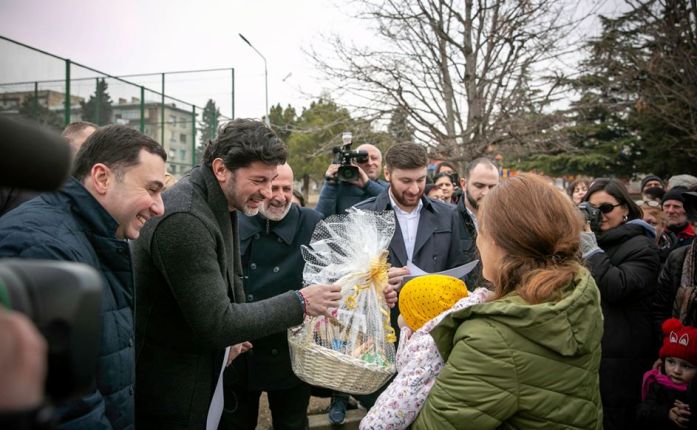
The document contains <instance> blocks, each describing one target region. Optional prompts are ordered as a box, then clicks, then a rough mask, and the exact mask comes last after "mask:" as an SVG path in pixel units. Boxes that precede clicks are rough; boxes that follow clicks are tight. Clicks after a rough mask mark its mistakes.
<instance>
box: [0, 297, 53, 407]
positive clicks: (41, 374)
mask: <svg viewBox="0 0 697 430" xmlns="http://www.w3.org/2000/svg"><path fill="white" fill-rule="evenodd" d="M47 355H48V354H47V347H46V340H45V339H44V338H43V337H42V336H41V334H40V333H39V331H38V330H37V329H36V327H34V324H33V323H32V322H31V321H30V320H29V319H28V318H27V317H25V316H24V315H22V314H20V313H17V312H12V311H6V310H5V309H2V308H0V375H2V383H0V411H2V412H20V411H27V410H31V409H34V408H37V407H39V406H40V405H41V402H43V399H44V383H45V381H46V368H47Z"/></svg>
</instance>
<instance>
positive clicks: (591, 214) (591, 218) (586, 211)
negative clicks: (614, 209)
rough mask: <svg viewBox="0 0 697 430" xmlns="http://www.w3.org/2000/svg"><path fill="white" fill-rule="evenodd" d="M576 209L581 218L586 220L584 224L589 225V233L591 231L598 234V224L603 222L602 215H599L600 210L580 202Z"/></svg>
mask: <svg viewBox="0 0 697 430" xmlns="http://www.w3.org/2000/svg"><path fill="white" fill-rule="evenodd" d="M578 209H579V210H580V211H581V213H582V214H583V217H584V218H585V219H586V223H588V224H589V225H590V227H591V231H593V232H594V233H599V232H600V223H602V222H603V218H602V215H601V214H600V209H598V208H594V207H593V206H591V204H590V203H588V202H581V204H579V205H578Z"/></svg>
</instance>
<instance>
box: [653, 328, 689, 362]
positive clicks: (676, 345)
mask: <svg viewBox="0 0 697 430" xmlns="http://www.w3.org/2000/svg"><path fill="white" fill-rule="evenodd" d="M661 328H662V329H663V346H662V347H661V350H660V351H659V352H658V355H659V357H661V359H665V358H666V357H677V358H682V359H683V360H685V361H689V362H690V363H692V364H693V365H695V366H697V328H694V327H690V326H684V325H682V323H681V322H680V320H677V319H675V318H671V319H669V320H666V321H665V322H664V323H663V325H662V326H661Z"/></svg>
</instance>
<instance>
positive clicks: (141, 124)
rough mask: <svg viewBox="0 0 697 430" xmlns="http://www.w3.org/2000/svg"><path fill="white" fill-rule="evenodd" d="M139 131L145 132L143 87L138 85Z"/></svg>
mask: <svg viewBox="0 0 697 430" xmlns="http://www.w3.org/2000/svg"><path fill="white" fill-rule="evenodd" d="M140 132H141V133H145V87H144V86H142V85H141V86H140Z"/></svg>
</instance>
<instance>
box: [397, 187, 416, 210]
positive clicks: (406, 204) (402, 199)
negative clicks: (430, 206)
mask: <svg viewBox="0 0 697 430" xmlns="http://www.w3.org/2000/svg"><path fill="white" fill-rule="evenodd" d="M421 196H423V191H422V192H421V193H420V194H419V195H418V196H416V198H415V199H414V201H413V202H411V201H408V200H407V199H408V198H409V199H411V196H410V197H408V198H407V197H406V196H405V195H404V193H394V191H393V192H392V197H393V198H394V199H395V201H396V202H397V203H399V204H400V205H402V206H404V207H408V208H409V207H412V208H413V207H416V206H418V205H419V200H421Z"/></svg>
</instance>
